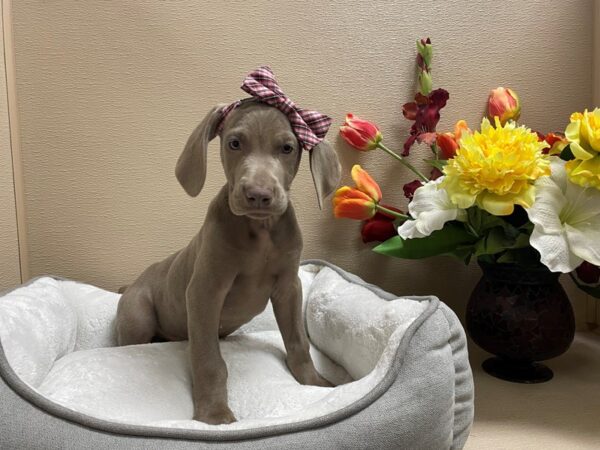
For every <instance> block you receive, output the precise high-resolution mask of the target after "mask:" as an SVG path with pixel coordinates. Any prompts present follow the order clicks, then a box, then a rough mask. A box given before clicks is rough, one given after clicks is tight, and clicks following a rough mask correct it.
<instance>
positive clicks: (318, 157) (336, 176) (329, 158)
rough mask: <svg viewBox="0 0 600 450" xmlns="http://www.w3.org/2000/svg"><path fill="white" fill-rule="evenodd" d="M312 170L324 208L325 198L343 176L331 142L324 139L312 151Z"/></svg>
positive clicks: (319, 199) (321, 206) (321, 207)
mask: <svg viewBox="0 0 600 450" xmlns="http://www.w3.org/2000/svg"><path fill="white" fill-rule="evenodd" d="M310 171H311V173H312V177H313V181H314V183H315V189H316V191H317V200H318V202H319V208H320V209H323V202H324V200H325V198H326V197H327V196H328V195H329V194H331V193H332V192H333V190H334V189H335V188H336V187H337V186H338V184H339V183H340V178H341V177H342V167H341V166H340V162H339V160H338V157H337V153H336V152H335V150H334V149H333V147H332V146H331V144H329V142H326V141H322V142H321V143H320V144H319V145H316V146H315V147H313V149H312V150H311V151H310Z"/></svg>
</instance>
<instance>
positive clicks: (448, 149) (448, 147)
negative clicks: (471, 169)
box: [436, 133, 458, 159]
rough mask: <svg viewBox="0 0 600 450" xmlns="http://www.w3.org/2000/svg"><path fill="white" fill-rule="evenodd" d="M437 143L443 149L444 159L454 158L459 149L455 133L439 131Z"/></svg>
mask: <svg viewBox="0 0 600 450" xmlns="http://www.w3.org/2000/svg"><path fill="white" fill-rule="evenodd" d="M436 142H437V145H438V147H439V148H440V150H441V151H442V156H443V157H444V159H451V158H454V155H456V150H458V144H457V143H456V140H455V139H454V133H439V134H438V135H437V139H436Z"/></svg>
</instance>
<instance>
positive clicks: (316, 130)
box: [219, 66, 332, 150]
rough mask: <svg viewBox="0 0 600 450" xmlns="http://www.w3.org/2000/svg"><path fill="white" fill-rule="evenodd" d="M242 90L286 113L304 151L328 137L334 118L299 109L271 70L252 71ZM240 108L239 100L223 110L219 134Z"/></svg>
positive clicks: (265, 67)
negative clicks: (232, 113) (232, 112)
mask: <svg viewBox="0 0 600 450" xmlns="http://www.w3.org/2000/svg"><path fill="white" fill-rule="evenodd" d="M241 87H242V89H243V90H244V91H246V92H247V93H248V94H250V95H251V96H252V97H254V98H255V99H257V100H258V101H260V102H262V103H266V104H267V105H270V106H274V107H275V108H277V109H279V110H280V111H281V112H283V113H284V114H285V115H286V116H287V117H288V119H289V121H290V124H291V125H292V130H293V131H294V134H295V135H296V137H297V138H298V140H299V141H300V143H301V144H302V146H303V147H304V149H305V150H311V149H312V148H313V147H314V146H315V145H317V144H319V143H320V142H321V141H322V140H323V139H324V138H325V135H326V134H327V130H329V127H330V126H331V122H332V119H331V117H328V116H326V115H325V114H321V113H319V112H317V111H309V110H307V109H302V108H299V107H298V106H296V104H295V103H294V102H292V101H291V100H290V99H289V97H287V96H286V95H285V94H284V93H283V91H282V90H281V89H280V88H279V85H278V84H277V82H276V81H275V76H274V75H273V72H272V71H271V69H270V68H269V67H267V66H262V67H260V68H258V69H256V70H255V71H254V72H250V73H249V74H248V75H247V76H246V78H245V79H244V82H243V83H242V86H241ZM239 105H240V101H237V102H234V103H232V104H231V105H229V106H227V107H226V108H225V109H223V112H222V113H221V123H220V124H219V131H220V129H221V127H222V125H223V121H224V120H225V118H226V117H227V115H228V114H229V113H230V112H231V111H233V110H234V109H235V108H237V107H238V106H239Z"/></svg>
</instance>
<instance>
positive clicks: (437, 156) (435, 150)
mask: <svg viewBox="0 0 600 450" xmlns="http://www.w3.org/2000/svg"><path fill="white" fill-rule="evenodd" d="M431 151H432V152H433V154H434V155H435V160H436V161H439V159H440V149H439V147H438V145H437V144H436V143H435V142H434V143H433V144H431Z"/></svg>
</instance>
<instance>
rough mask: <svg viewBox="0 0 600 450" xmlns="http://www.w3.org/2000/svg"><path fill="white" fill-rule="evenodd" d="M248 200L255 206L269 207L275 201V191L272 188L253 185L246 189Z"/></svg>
mask: <svg viewBox="0 0 600 450" xmlns="http://www.w3.org/2000/svg"><path fill="white" fill-rule="evenodd" d="M246 200H247V201H248V205H250V206H251V207H253V208H268V207H269V206H271V202H272V201H273V193H272V192H271V190H270V189H265V188H259V187H253V188H248V189H246Z"/></svg>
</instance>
